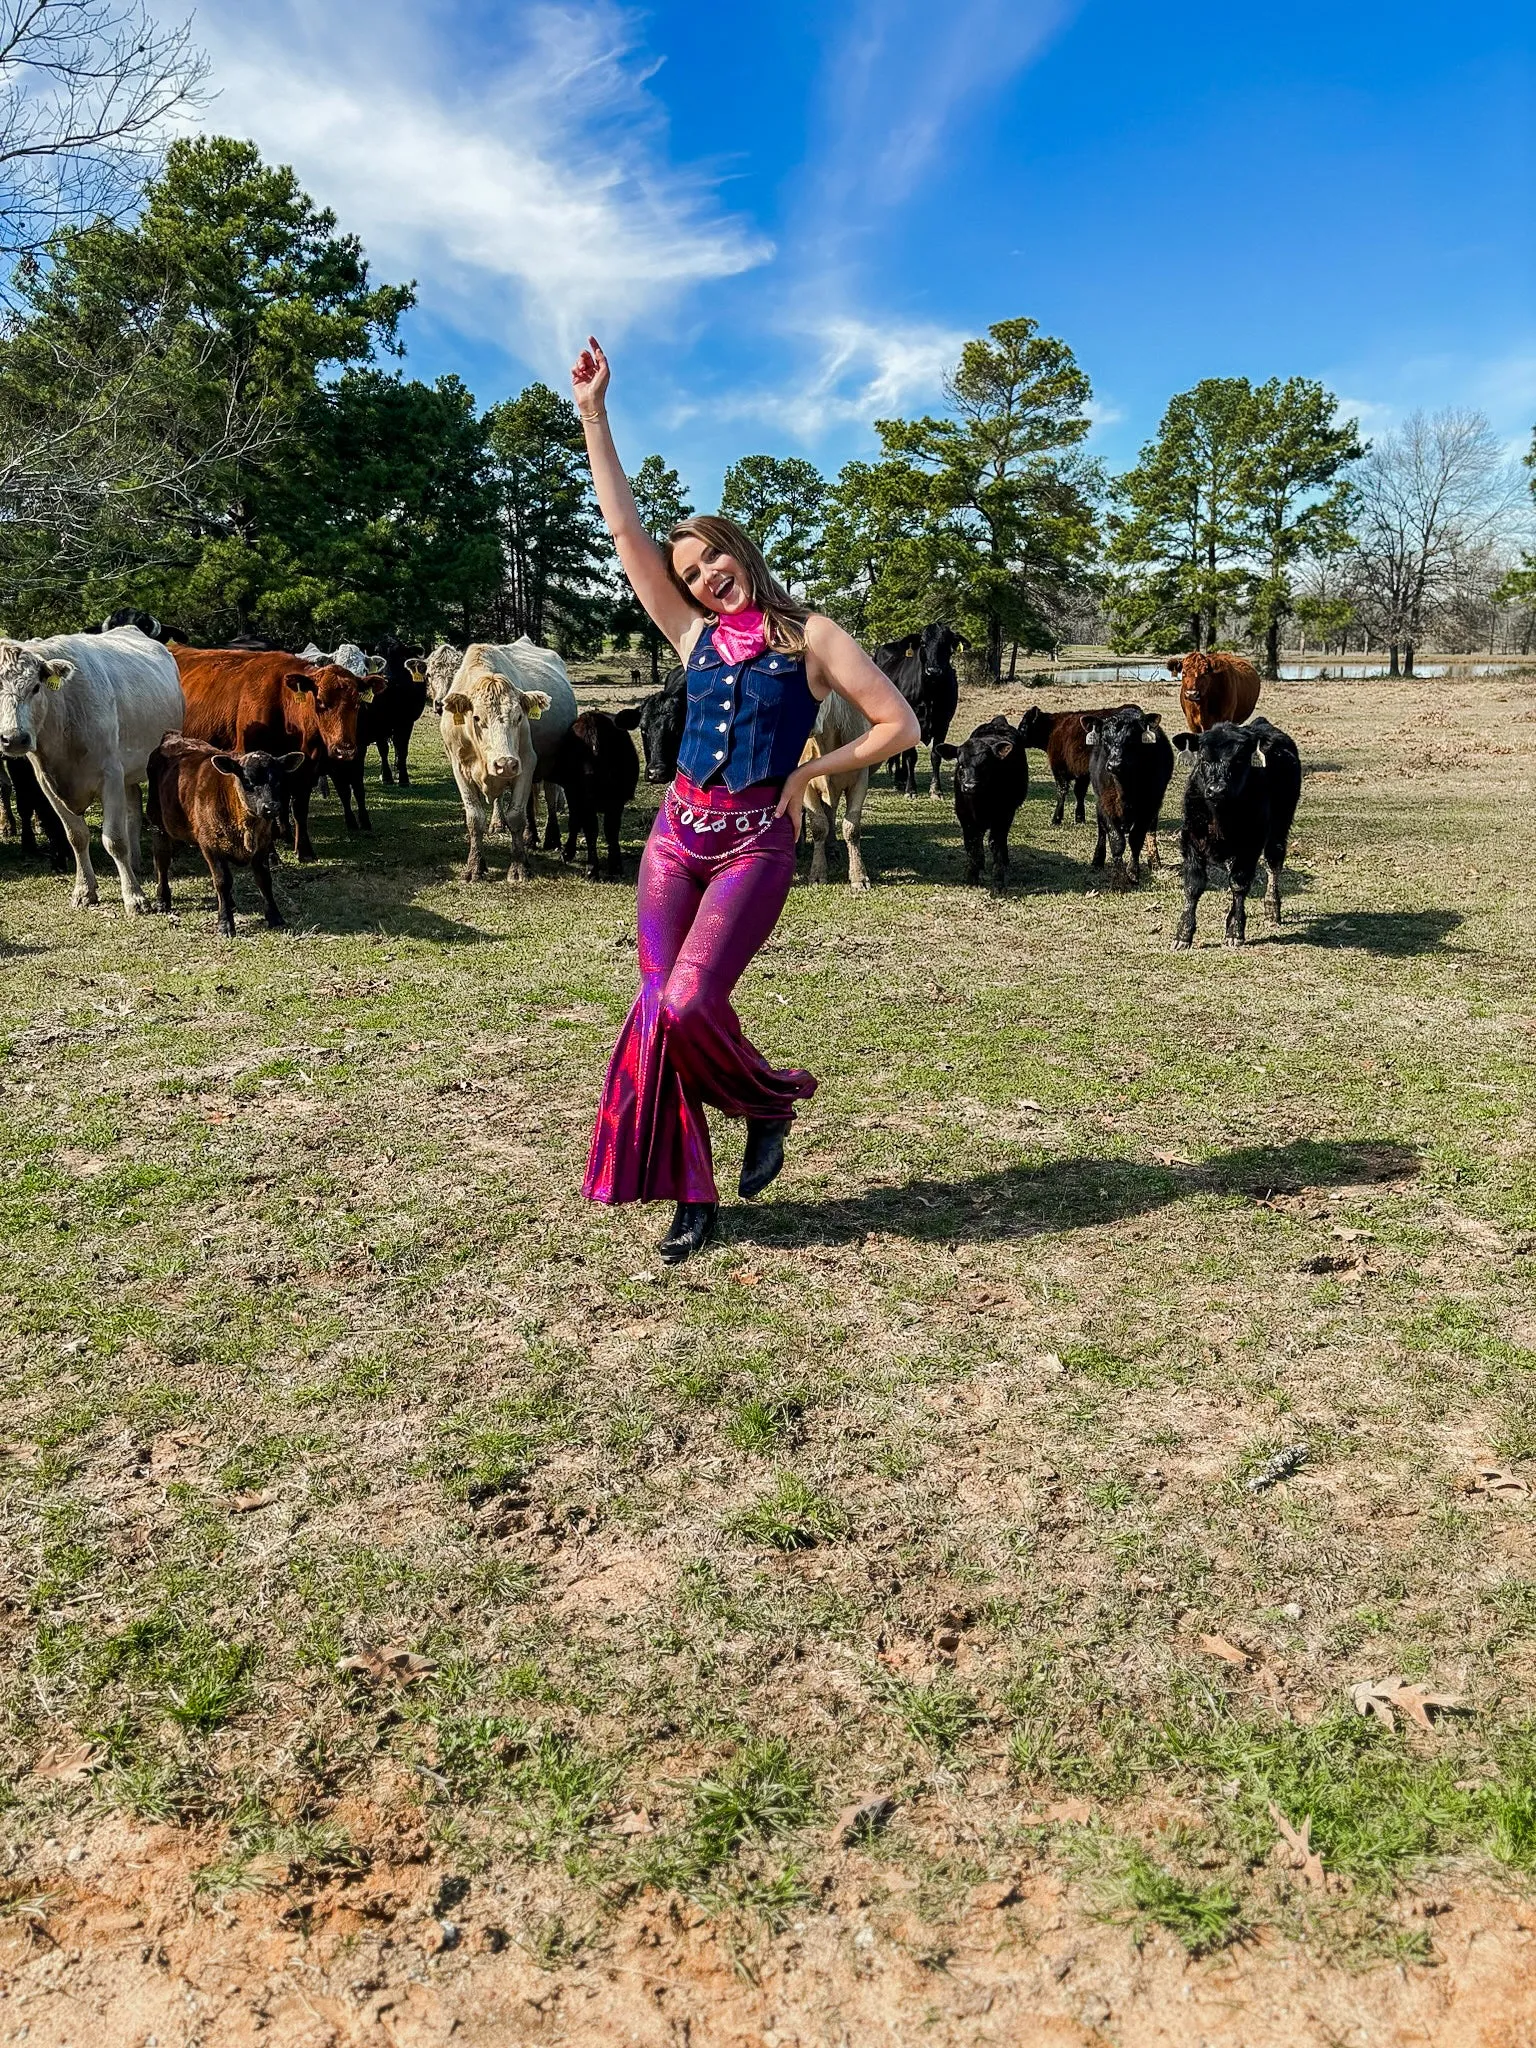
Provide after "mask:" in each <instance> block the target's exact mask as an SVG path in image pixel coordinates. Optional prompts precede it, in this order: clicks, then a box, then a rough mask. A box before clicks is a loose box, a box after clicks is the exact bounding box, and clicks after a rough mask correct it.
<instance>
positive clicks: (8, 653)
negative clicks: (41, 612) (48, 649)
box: [0, 640, 75, 758]
mask: <svg viewBox="0 0 1536 2048" xmlns="http://www.w3.org/2000/svg"><path fill="white" fill-rule="evenodd" d="M74 672H75V664H74V663H73V662H72V661H48V660H45V659H44V657H43V656H42V655H40V654H35V653H34V652H33V651H32V649H31V648H30V647H27V646H24V645H23V643H22V642H21V641H20V640H0V755H10V756H12V757H13V758H14V757H15V756H17V755H21V754H29V753H32V752H34V751H35V750H36V747H37V744H38V740H39V739H40V737H41V735H42V730H43V727H44V726H45V725H46V724H47V722H48V703H49V698H48V693H49V692H50V691H51V690H59V689H62V688H63V686H64V685H65V683H67V682H68V681H69V679H70V677H71V676H72V675H73V674H74Z"/></svg>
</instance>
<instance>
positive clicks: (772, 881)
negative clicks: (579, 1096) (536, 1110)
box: [583, 811, 816, 1202]
mask: <svg viewBox="0 0 1536 2048" xmlns="http://www.w3.org/2000/svg"><path fill="white" fill-rule="evenodd" d="M719 843H720V842H719V840H718V839H715V840H714V842H713V845H712V847H711V855H712V856H713V857H706V856H704V855H701V854H699V853H698V852H696V851H694V850H692V849H690V848H689V847H688V846H687V845H686V844H685V843H684V841H683V839H682V836H681V834H679V833H677V832H676V831H674V830H673V828H672V826H671V824H670V821H669V820H668V818H667V815H666V813H665V811H663V812H662V813H661V815H660V816H659V817H658V819H657V824H656V828H655V829H654V830H653V831H652V834H651V837H650V839H649V840H648V841H647V844H646V849H645V854H644V856H643V858H642V860H641V863H640V882H639V954H640V994H639V997H638V999H637V1000H636V1003H635V1006H634V1008H633V1009H632V1010H631V1012H630V1014H629V1017H628V1019H627V1021H626V1022H625V1025H624V1029H623V1030H622V1032H621V1033H620V1034H619V1042H618V1044H617V1045H616V1046H615V1047H614V1051H613V1057H612V1059H611V1060H610V1062H609V1066H608V1077H607V1081H606V1083H605V1085H604V1089H603V1100H602V1104H601V1106H600V1108H599V1110H598V1116H597V1125H596V1128H595V1129H594V1131H593V1134H592V1148H591V1152H590V1154H589V1157H588V1161H587V1175H586V1180H585V1182H584V1184H583V1193H584V1194H585V1195H586V1196H587V1198H588V1200H589V1201H594V1202H635V1201H641V1202H645V1201H673V1202H713V1201H715V1200H717V1199H718V1197H717V1193H716V1189H715V1176H714V1165H713V1161H712V1158H711V1153H710V1143H709V1125H708V1122H707V1120H706V1118H705V1116H704V1108H705V1105H706V1104H708V1105H710V1106H711V1107H713V1108H715V1109H719V1110H722V1111H724V1113H725V1114H726V1115H727V1116H737V1117H753V1118H763V1119H769V1118H779V1117H789V1116H793V1114H794V1105H795V1104H796V1103H797V1102H803V1101H805V1100H806V1099H807V1098H808V1097H809V1096H811V1095H812V1094H813V1093H814V1092H815V1088H816V1081H815V1077H814V1076H813V1075H811V1074H808V1073H805V1072H804V1071H802V1070H801V1069H799V1068H787V1069H780V1068H774V1067H771V1066H770V1065H769V1064H768V1062H767V1061H766V1060H765V1059H764V1058H763V1056H762V1054H761V1053H760V1052H759V1051H758V1050H757V1048H756V1047H755V1046H754V1045H752V1044H751V1043H750V1041H749V1040H748V1039H747V1038H746V1036H745V1034H744V1033H743V1031H742V1029H741V1023H740V1020H739V1019H738V1018H737V1015H736V1012H735V1010H734V1008H733V1007H732V1004H731V996H732V994H733V992H734V990H735V987H736V984H737V982H738V981H739V980H740V979H741V977H742V974H743V973H744V972H745V970H746V968H747V966H748V964H749V963H750V961H751V960H752V958H753V956H754V955H755V954H756V953H757V952H758V951H759V950H760V948H761V947H762V946H763V945H764V944H765V943H766V941H767V940H768V938H769V936H770V935H771V933H772V931H773V928H774V926H775V925H776V924H777V923H778V921H779V917H780V914H781V913H782V911H783V908H784V903H785V899H786V898H787V896H788V894H789V890H790V885H791V883H792V882H793V880H794V875H795V840H794V832H793V829H792V827H791V826H790V823H789V820H788V819H787V818H781V819H779V820H777V821H776V823H775V824H774V825H773V826H771V827H770V828H769V829H768V830H767V831H766V832H764V833H762V834H761V835H760V836H758V837H757V838H756V839H754V841H753V842H752V843H751V844H750V845H747V846H744V847H743V848H742V849H741V851H740V852H739V853H736V854H734V855H727V856H726V857H725V858H723V859H721V858H719V857H718V855H715V854H714V848H716V847H718V846H719Z"/></svg>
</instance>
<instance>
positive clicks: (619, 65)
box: [198, 0, 772, 360]
mask: <svg viewBox="0 0 1536 2048" xmlns="http://www.w3.org/2000/svg"><path fill="white" fill-rule="evenodd" d="M453 28H454V24H453V22H452V20H451V7H450V6H449V4H448V0H439V4H438V5H435V6H421V5H414V6H412V5H408V4H405V0H383V4H365V0H325V4H324V5H321V6H314V5H311V4H307V0H269V4H267V5H264V6H257V5H252V4H251V0H203V5H202V7H201V9H200V11H199V16H198V30H199V33H200V35H201V36H202V37H203V39H204V40H205V41H206V42H207V44H208V45H209V48H210V50H211V52H212V55H213V58H214V82H215V84H216V85H217V86H218V87H219V88H220V96H219V98H218V100H217V101H216V102H215V104H214V106H213V108H212V109H211V110H210V114H209V115H208V117H206V118H207V120H208V121H210V122H211V123H212V124H213V125H216V126H217V127H219V128H220V129H222V130H224V131H225V132H229V133H236V134H244V135H249V136H250V137H251V138H252V139H253V140H254V141H256V142H257V143H258V144H259V145H260V146H261V148H262V149H263V151H264V152H265V153H266V154H268V155H269V156H271V157H274V158H277V159H279V160H281V161H282V162H284V163H290V164H292V165H293V167H294V169H295V170H296V171H297V172H298V173H299V176H300V177H301V179H302V180H303V181H304V183H305V185H306V186H307V187H308V189H309V190H310V191H311V192H312V193H313V194H314V195H315V197H316V198H317V199H319V200H321V201H323V202H324V203H325V204H327V205H330V206H332V207H334V209H335V210H336V212H337V213H338V215H339V216H340V218H341V220H342V223H343V225H344V226H346V227H347V228H348V229H351V230H353V231H355V232H356V233H358V234H359V235H360V236H361V238H362V240H363V243H364V246H365V247H366V248H367V250H368V251H369V254H370V256H372V257H373V259H374V261H375V264H376V267H377V269H378V270H379V272H380V274H381V275H392V276H400V275H407V276H415V277H417V278H418V279H420V280H421V282H422V285H423V287H424V288H425V293H426V294H429V295H430V298H431V301H432V304H433V307H434V310H435V311H436V313H437V314H438V315H439V316H440V317H442V318H444V319H445V320H446V321H447V322H448V323H449V324H450V325H452V326H455V327H458V328H459V329H460V330H462V331H465V332H467V333H472V334H474V335H476V336H477V337H479V338H485V339H492V340H498V341H501V342H503V343H505V345H506V346H507V347H508V348H509V349H510V350H512V351H513V352H515V353H518V354H521V355H523V356H524V357H525V358H526V357H530V356H531V357H533V358H536V359H539V360H543V359H544V358H546V357H549V356H551V355H552V354H553V353H554V352H556V351H558V352H560V353H561V354H563V353H564V351H565V350H567V349H568V348H569V347H570V346H571V344H572V343H573V342H575V341H577V340H579V339H580V338H581V337H582V336H583V335H584V334H585V333H586V331H587V328H588V326H589V325H595V324H598V323H601V325H602V327H603V330H604V332H605V333H613V332H617V331H621V330H622V329H623V328H624V327H626V326H627V325H629V324H630V323H632V322H634V321H636V320H639V319H641V318H644V317H646V316H648V315H655V314H656V313H657V312H658V310H660V309H670V308H672V307H674V306H675V305H676V303H677V301H678V299H679V296H680V295H681V294H683V293H686V292H687V291H688V290H689V288H690V287H692V286H695V285H698V284H701V283H704V282H706V281H708V280H710V279H715V278H722V277H730V276H733V275H736V274H738V273H740V272H742V271H745V270H748V269H751V268H752V267H753V266H755V265H757V264H760V263H763V262H765V261H766V260H767V259H768V258H769V257H770V256H771V254H772V245H771V243H770V242H769V241H768V240H767V239H766V238H765V237H763V236H762V235H760V234H758V233H757V232H755V231H754V230H753V229H752V227H751V226H750V224H748V223H744V222H743V221H741V220H739V219H736V218H734V217H732V216H731V215H730V214H729V213H728V212H727V211H726V210H725V209H724V208H723V207H722V205H721V203H720V199H719V195H718V191H717V188H716V184H715V182H714V181H713V180H712V178H711V176H710V175H709V173H708V171H707V170H701V169H691V168H686V167H679V166H678V165H676V164H674V163H673V162H671V161H670V152H669V138H668V134H667V127H666V120H665V116H664V114H663V112H662V110H661V108H660V106H659V104H658V102H657V101H656V99H655V97H654V95H653V94H652V93H651V92H650V91H649V90H648V80H649V77H650V76H651V74H652V71H653V69H654V66H651V67H649V68H648V67H647V65H646V63H645V62H644V61H643V60H642V58H641V55H640V53H639V50H638V47H637V41H636V26H635V18H634V17H633V16H632V15H631V14H629V13H628V12H627V11H625V10H624V9H622V8H620V7H618V6H616V5H613V4H611V0H569V4H566V5H563V6H557V5H548V4H539V5H535V6H532V7H528V8H525V9H522V10H520V11H518V12H517V14H516V17H515V23H514V22H509V24H508V26H507V27H506V29H505V30H504V31H503V32H502V43H501V46H500V48H499V49H498V52H497V55H496V57H495V59H494V60H491V59H490V57H489V54H487V61H486V62H483V63H480V62H476V61H474V53H473V51H466V46H465V42H464V38H463V35H462V34H459V33H454V32H453ZM509 45H510V47H508V46H509Z"/></svg>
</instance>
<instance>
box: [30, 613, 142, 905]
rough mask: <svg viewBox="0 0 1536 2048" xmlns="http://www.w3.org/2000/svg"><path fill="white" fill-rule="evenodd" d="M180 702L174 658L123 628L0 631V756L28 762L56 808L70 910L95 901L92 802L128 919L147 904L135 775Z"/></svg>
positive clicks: (139, 775)
mask: <svg viewBox="0 0 1536 2048" xmlns="http://www.w3.org/2000/svg"><path fill="white" fill-rule="evenodd" d="M182 709H183V706H182V694H181V685H180V683H179V682H178V680H177V676H176V663H175V661H174V660H173V659H172V657H171V655H170V654H169V653H168V652H167V650H166V649H165V648H164V647H162V646H161V645H160V643H159V642H158V641H156V640H151V639H149V638H148V637H147V635H145V634H143V633H140V632H138V631H136V630H135V629H134V628H133V627H132V626H128V627H125V628H123V629H122V630H121V631H117V632H111V633H61V634H59V635H57V636H56V637H55V638H53V639H48V640H5V639H0V757H3V758H5V759H7V760H19V759H26V760H28V761H30V762H31V764H32V768H33V771H34V772H35V774H36V776H37V781H38V786H39V787H40V788H41V790H42V792H43V795H44V796H45V797H46V798H47V799H48V801H49V803H50V804H52V806H53V808H54V810H55V811H56V812H57V813H58V815H59V818H60V820H61V822H62V823H63V826H64V830H65V833H66V834H67V836H68V839H69V843H70V846H71V848H72V850H73V852H74V856H75V891H74V899H73V900H74V903H75V906H76V907H77V908H82V907H84V906H85V905H86V904H90V903H95V902H96V901H97V900H98V899H97V891H96V874H95V870H94V869H93V868H92V866H91V841H90V834H89V832H88V831H87V829H86V823H85V812H86V810H87V809H88V808H89V806H90V805H92V804H95V803H99V804H100V805H101V843H102V846H103V847H104V848H105V849H106V851H107V853H108V854H109V855H110V856H111V859H112V861H113V864H114V865H115V866H116V868H117V874H118V881H119V883H120V885H121V887H122V892H123V908H124V910H125V911H126V912H127V913H128V915H129V916H130V917H133V916H137V915H138V914H139V913H140V912H141V911H143V910H145V909H147V907H148V906H147V905H146V903H145V901H144V897H143V895H142V893H141V888H140V882H139V869H138V862H139V834H140V829H141V824H142V794H143V784H144V777H145V774H146V772H147V770H148V766H149V757H150V754H151V753H152V752H153V750H154V748H155V747H156V745H158V743H159V740H160V737H161V735H162V734H163V733H165V732H167V731H169V730H171V729H173V728H174V727H177V726H179V725H180V724H181V721H182Z"/></svg>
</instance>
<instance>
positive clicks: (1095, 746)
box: [1084, 704, 1173, 889]
mask: <svg viewBox="0 0 1536 2048" xmlns="http://www.w3.org/2000/svg"><path fill="white" fill-rule="evenodd" d="M1084 731H1085V733H1086V735H1087V739H1088V749H1089V753H1090V755H1091V757H1092V766H1091V768H1090V770H1089V775H1090V779H1091V780H1092V783H1093V802H1094V809H1095V811H1096V812H1097V814H1098V821H1099V843H1098V845H1097V846H1095V848H1094V849H1093V866H1094V867H1096V868H1101V867H1103V865H1104V849H1105V844H1106V842H1107V843H1108V846H1109V851H1110V852H1111V853H1112V854H1113V855H1114V865H1113V867H1111V869H1110V871H1109V880H1110V886H1111V887H1112V888H1115V889H1124V888H1128V887H1129V886H1130V885H1131V884H1132V883H1135V882H1139V881H1140V880H1141V849H1142V846H1143V845H1144V844H1145V842H1146V838H1147V835H1148V834H1149V833H1150V834H1151V836H1152V851H1151V853H1150V854H1149V856H1148V859H1147V865H1148V866H1149V867H1156V866H1158V865H1159V861H1158V853H1157V821H1158V817H1159V815H1160V813H1161V811H1162V808H1163V798H1164V797H1165V796H1166V795H1167V793H1168V785H1169V783H1170V782H1171V781H1172V780H1173V748H1172V747H1171V746H1170V745H1169V743H1168V735H1167V733H1165V732H1164V731H1163V716H1162V713H1161V712H1160V711H1142V710H1140V709H1139V708H1138V707H1137V706H1136V705H1134V704H1127V705H1124V706H1123V707H1122V708H1121V709H1120V710H1119V711H1111V712H1109V713H1107V714H1106V715H1105V716H1104V717H1103V718H1090V719H1088V720H1086V721H1085V724H1084ZM1127 842H1129V844H1130V849H1131V868H1130V873H1129V875H1127V873H1126V868H1125V849H1126V844H1127Z"/></svg>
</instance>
